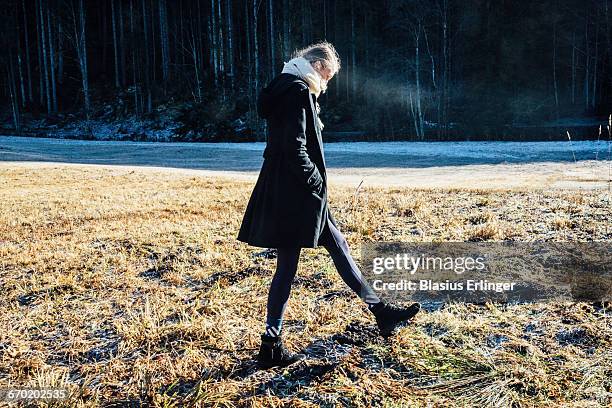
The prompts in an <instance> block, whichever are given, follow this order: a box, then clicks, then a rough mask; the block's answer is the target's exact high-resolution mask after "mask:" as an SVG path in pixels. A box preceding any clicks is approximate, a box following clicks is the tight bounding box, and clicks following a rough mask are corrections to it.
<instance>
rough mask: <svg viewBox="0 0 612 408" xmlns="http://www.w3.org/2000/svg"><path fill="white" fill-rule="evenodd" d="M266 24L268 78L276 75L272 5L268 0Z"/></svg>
mask: <svg viewBox="0 0 612 408" xmlns="http://www.w3.org/2000/svg"><path fill="white" fill-rule="evenodd" d="M268 23H269V27H268V29H269V30H270V78H274V74H275V73H276V42H275V41H274V3H273V2H272V0H268Z"/></svg>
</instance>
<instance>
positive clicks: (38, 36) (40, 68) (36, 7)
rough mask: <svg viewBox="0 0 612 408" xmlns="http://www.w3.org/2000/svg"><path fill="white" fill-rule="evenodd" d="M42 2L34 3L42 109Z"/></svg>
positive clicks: (43, 89) (43, 94)
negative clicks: (40, 10)
mask: <svg viewBox="0 0 612 408" xmlns="http://www.w3.org/2000/svg"><path fill="white" fill-rule="evenodd" d="M41 1H42V0H38V1H35V2H34V14H35V15H36V43H37V44H36V45H37V47H36V49H37V51H38V80H39V82H38V96H39V103H40V106H41V107H42V106H43V105H44V99H45V88H44V79H43V69H42V67H43V64H44V63H43V55H42V41H41V40H40V38H41V37H40V13H39V9H40V6H39V2H41Z"/></svg>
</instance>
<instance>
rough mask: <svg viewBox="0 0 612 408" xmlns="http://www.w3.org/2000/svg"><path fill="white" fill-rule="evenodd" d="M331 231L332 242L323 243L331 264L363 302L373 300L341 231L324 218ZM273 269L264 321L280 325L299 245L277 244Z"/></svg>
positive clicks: (373, 295)
mask: <svg viewBox="0 0 612 408" xmlns="http://www.w3.org/2000/svg"><path fill="white" fill-rule="evenodd" d="M327 225H328V227H329V230H330V232H331V235H332V237H333V239H332V240H331V241H333V244H330V245H325V249H326V250H327V251H328V252H329V254H330V255H331V258H332V260H333V262H334V265H335V267H336V269H337V271H338V273H339V274H340V276H341V277H342V280H344V282H345V283H346V284H347V285H348V286H349V287H350V288H351V289H352V290H353V291H354V292H355V293H356V294H357V295H358V296H360V297H361V298H362V299H363V300H364V301H365V302H366V303H368V304H374V303H378V302H379V301H380V300H379V299H378V296H376V294H375V293H374V291H373V290H372V288H371V287H370V285H369V284H368V283H367V281H366V280H365V278H364V277H363V275H362V274H361V272H360V271H359V268H358V267H357V265H356V264H355V261H354V260H353V257H352V256H351V254H350V250H349V246H348V243H347V242H346V238H344V236H343V235H342V233H341V232H340V231H339V230H338V229H337V228H336V227H335V226H334V224H333V223H332V222H331V221H329V219H328V221H327ZM277 250H278V257H277V261H276V273H275V274H274V278H272V283H271V285H270V292H269V293H268V309H267V319H266V323H267V324H268V325H271V326H276V327H280V326H281V323H282V319H283V314H284V313H285V308H286V307H287V300H288V299H289V293H290V291H291V284H292V283H293V278H294V277H295V273H296V272H297V266H298V261H299V258H300V252H301V250H302V249H301V248H299V247H296V248H277Z"/></svg>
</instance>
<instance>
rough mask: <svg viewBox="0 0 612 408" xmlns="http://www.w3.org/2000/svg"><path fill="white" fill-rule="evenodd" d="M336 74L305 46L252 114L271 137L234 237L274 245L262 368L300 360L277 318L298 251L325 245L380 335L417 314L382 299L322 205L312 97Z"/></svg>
mask: <svg viewBox="0 0 612 408" xmlns="http://www.w3.org/2000/svg"><path fill="white" fill-rule="evenodd" d="M339 69H340V59H339V57H338V54H337V52H336V50H335V49H334V47H333V45H332V44H330V43H328V42H319V43H316V44H313V45H310V46H308V47H306V48H304V49H301V50H299V51H297V52H295V53H294V55H293V58H292V59H291V60H290V61H289V62H287V63H285V65H284V68H283V71H282V73H281V74H279V75H277V76H276V77H275V78H274V79H273V80H272V81H271V82H270V83H269V84H268V85H267V86H266V87H265V88H264V89H263V90H262V92H261V93H260V95H259V97H258V100H257V111H258V114H259V116H260V117H261V118H264V119H266V120H267V122H268V129H269V134H268V135H269V136H268V140H267V144H266V148H265V150H264V153H263V157H264V162H263V165H262V168H261V171H260V174H259V177H258V179H257V182H256V184H255V187H254V189H253V193H252V194H251V197H250V199H249V202H248V204H247V207H246V211H245V214H244V218H243V220H242V225H241V227H240V232H239V233H238V240H240V241H243V242H246V243H248V244H250V245H253V246H258V247H264V248H277V264H276V272H275V274H274V277H273V279H272V283H271V286H270V291H269V294H268V305H267V317H266V326H265V332H264V333H263V334H262V336H261V340H262V342H261V347H260V350H259V355H258V364H259V366H260V367H262V368H269V367H274V366H286V365H289V364H291V363H293V362H295V361H297V360H300V359H302V358H304V355H302V354H292V353H290V352H289V351H288V350H287V349H286V348H285V346H284V345H283V342H282V340H281V332H282V319H283V314H284V311H285V308H286V306H287V300H288V299H289V293H290V290H291V284H292V282H293V278H294V277H295V274H296V271H297V266H298V261H299V256H300V252H301V248H316V247H318V246H323V247H325V249H326V250H327V251H328V252H329V254H330V256H331V258H332V260H333V262H334V266H335V267H336V269H337V270H338V273H339V274H340V276H341V277H342V279H343V280H344V282H346V284H347V285H348V286H349V287H350V288H351V289H352V290H353V291H354V292H355V293H356V294H357V295H359V296H360V297H361V298H362V299H363V301H364V302H365V303H366V304H367V307H368V309H369V310H370V311H371V312H372V313H373V314H374V316H375V318H376V322H377V324H378V328H379V330H380V333H381V335H383V336H389V335H391V334H392V333H393V331H394V329H395V328H396V327H397V326H398V325H399V324H400V323H402V322H405V321H407V320H409V319H411V318H412V317H413V316H414V315H416V313H417V312H418V311H419V304H418V303H415V304H412V305H411V306H410V307H408V308H399V307H396V306H394V305H390V304H385V303H383V302H381V301H380V299H379V298H378V296H377V295H376V294H375V293H374V291H373V290H372V288H371V287H370V286H369V284H368V283H367V282H366V280H365V279H364V278H363V276H362V274H361V272H360V271H359V269H358V267H357V265H356V264H355V261H354V260H353V258H352V257H351V255H350V251H349V247H348V244H347V241H346V239H345V238H344V236H343V235H342V233H341V232H340V230H339V229H338V225H337V224H336V221H335V220H334V217H333V216H332V214H331V212H330V209H329V206H328V203H327V175H326V168H325V156H324V152H323V142H322V139H321V130H322V129H323V123H321V120H320V119H319V110H320V109H319V104H318V98H319V96H320V95H321V93H324V92H325V91H326V89H327V83H328V82H329V81H330V80H331V79H332V77H333V76H334V75H335V74H336V73H337V72H338V71H339Z"/></svg>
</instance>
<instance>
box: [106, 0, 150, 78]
mask: <svg viewBox="0 0 612 408" xmlns="http://www.w3.org/2000/svg"><path fill="white" fill-rule="evenodd" d="M115 1H116V0H110V3H111V14H112V26H113V50H114V53H115V88H120V87H121V83H120V81H119V49H118V45H117V17H116V16H115ZM145 27H146V26H145ZM147 55H148V53H147Z"/></svg>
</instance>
